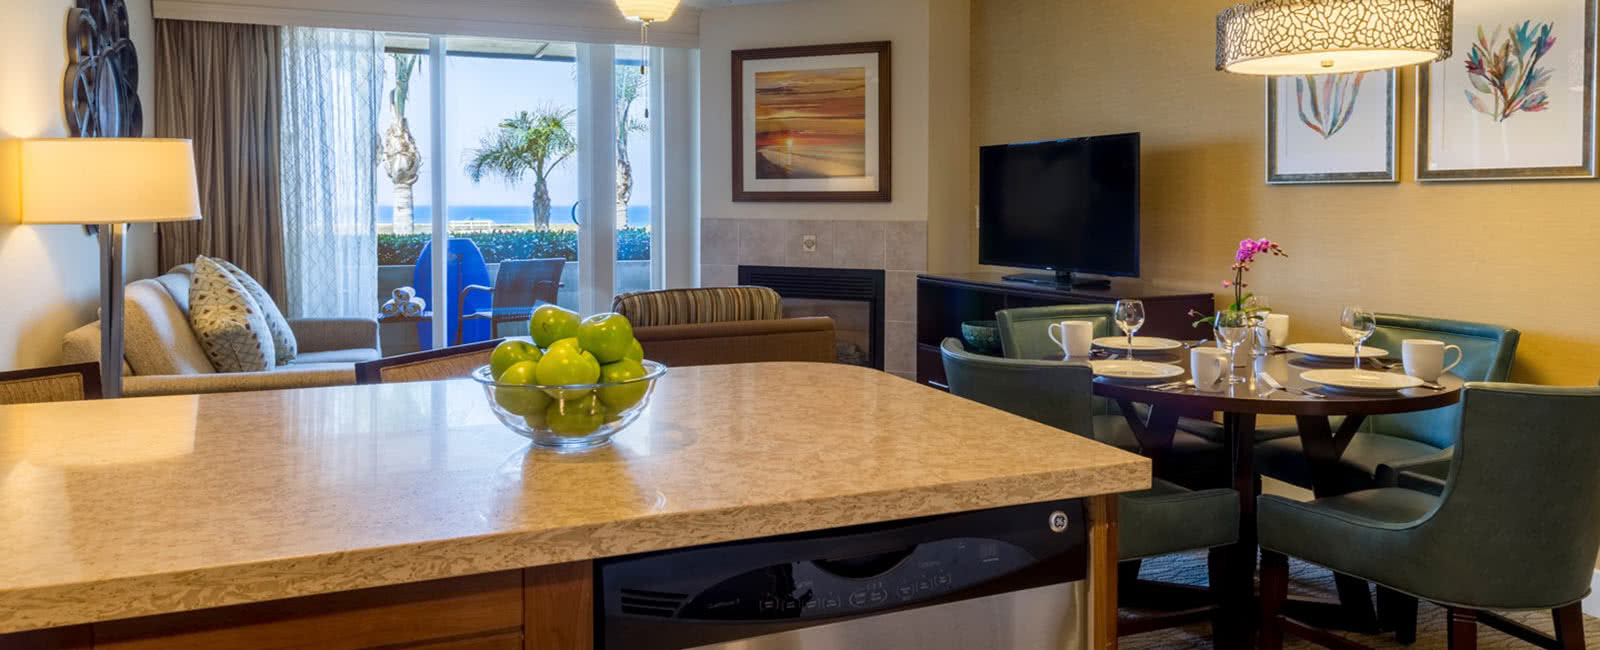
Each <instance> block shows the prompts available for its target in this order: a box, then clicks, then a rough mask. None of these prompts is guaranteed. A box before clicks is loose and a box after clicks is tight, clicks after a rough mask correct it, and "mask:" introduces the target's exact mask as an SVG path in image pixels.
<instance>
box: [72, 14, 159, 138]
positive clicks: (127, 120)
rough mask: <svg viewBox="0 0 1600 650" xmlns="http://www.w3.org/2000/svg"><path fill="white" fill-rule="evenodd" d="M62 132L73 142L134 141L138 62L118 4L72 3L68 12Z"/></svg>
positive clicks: (138, 127)
mask: <svg viewBox="0 0 1600 650" xmlns="http://www.w3.org/2000/svg"><path fill="white" fill-rule="evenodd" d="M63 90H64V92H65V94H66V113H67V129H68V130H69V131H70V132H71V133H72V135H73V136H74V137H83V138H137V137H139V136H141V135H143V133H144V109H143V107H141V106H140V105H139V57H138V56H137V55H136V54H135V53H134V48H133V39H132V38H131V37H130V36H129V35H128V6H127V5H126V4H125V3H124V2H123V0H77V6H76V7H73V8H72V9H69V10H67V76H66V79H65V80H64V83H63Z"/></svg>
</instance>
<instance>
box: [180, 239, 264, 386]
mask: <svg viewBox="0 0 1600 650" xmlns="http://www.w3.org/2000/svg"><path fill="white" fill-rule="evenodd" d="M189 325H190V326H191V327H193V328H194V335H195V338H197V339H200V347H201V348H202V349H204V350H205V351H206V357H207V358H209V359H211V365H212V366H213V367H215V368H216V369H217V372H256V371H261V370H271V369H272V367H273V364H274V362H275V361H276V358H277V353H276V351H274V350H273V348H272V330H271V328H268V327H267V319H266V317H265V316H263V315H262V313H261V308H260V307H259V306H257V305H256V301H255V299H254V298H251V297H250V293H249V292H247V291H245V288H244V284H242V283H240V282H239V281H238V280H235V279H234V278H233V275H232V274H231V273H228V271H227V270H226V269H224V268H222V266H221V265H219V264H217V263H216V262H214V261H212V260H211V259H210V258H206V257H202V258H200V259H197V260H195V262H194V283H193V285H192V286H191V287H190V289H189Z"/></svg>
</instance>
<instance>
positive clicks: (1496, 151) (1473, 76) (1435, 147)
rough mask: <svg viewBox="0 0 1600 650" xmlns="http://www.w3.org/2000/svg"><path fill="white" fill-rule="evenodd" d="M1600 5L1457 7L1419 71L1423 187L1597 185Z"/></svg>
mask: <svg viewBox="0 0 1600 650" xmlns="http://www.w3.org/2000/svg"><path fill="white" fill-rule="evenodd" d="M1595 7H1596V0H1519V1H1518V2H1505V1H1504V0H1456V3H1455V44H1454V53H1453V54H1452V55H1451V56H1450V58H1449V59H1448V60H1445V61H1441V62H1438V63H1431V64H1425V65H1422V66H1419V67H1418V68H1417V179H1418V180H1423V181H1452V180H1455V181H1470V180H1516V179H1546V178H1594V176H1595V20H1596V12H1595Z"/></svg>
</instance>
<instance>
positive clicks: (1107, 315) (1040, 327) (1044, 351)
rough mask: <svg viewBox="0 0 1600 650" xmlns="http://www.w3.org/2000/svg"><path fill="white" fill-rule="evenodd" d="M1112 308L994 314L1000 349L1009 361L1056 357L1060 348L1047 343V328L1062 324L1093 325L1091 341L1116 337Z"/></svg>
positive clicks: (1039, 309) (1074, 307)
mask: <svg viewBox="0 0 1600 650" xmlns="http://www.w3.org/2000/svg"><path fill="white" fill-rule="evenodd" d="M1115 314H1116V305H1109V304H1099V303H1096V304H1089V305H1052V306H1050V307H1021V308H1017V309H1003V310H1001V311H998V312H995V318H996V319H997V320H999V321H1000V347H1001V348H1002V349H1003V350H1005V355H1006V357H1007V358H1010V359H1044V358H1047V357H1049V356H1051V355H1057V356H1059V355H1060V354H1061V346H1059V345H1056V344H1055V342H1054V341H1051V340H1050V325H1051V324H1053V323H1059V322H1061V321H1064V320H1085V321H1089V322H1091V323H1094V335H1095V338H1100V337H1103V336H1111V335H1113V334H1115V333H1116V331H1115V330H1116V327H1117V324H1116V321H1115Z"/></svg>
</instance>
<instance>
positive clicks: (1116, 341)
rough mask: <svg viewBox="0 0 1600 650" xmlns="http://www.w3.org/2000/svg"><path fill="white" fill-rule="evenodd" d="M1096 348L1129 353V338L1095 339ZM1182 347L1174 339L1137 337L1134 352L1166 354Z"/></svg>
mask: <svg viewBox="0 0 1600 650" xmlns="http://www.w3.org/2000/svg"><path fill="white" fill-rule="evenodd" d="M1094 346H1095V347H1097V348H1106V349H1110V350H1117V351H1119V352H1122V351H1127V349H1128V337H1126V336H1104V337H1101V338H1097V339H1095V340H1094ZM1181 347H1183V343H1182V342H1180V341H1174V340H1172V339H1164V338H1161V337H1159V336H1135V337H1133V351H1134V352H1165V351H1167V350H1176V349H1178V348H1181Z"/></svg>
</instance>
